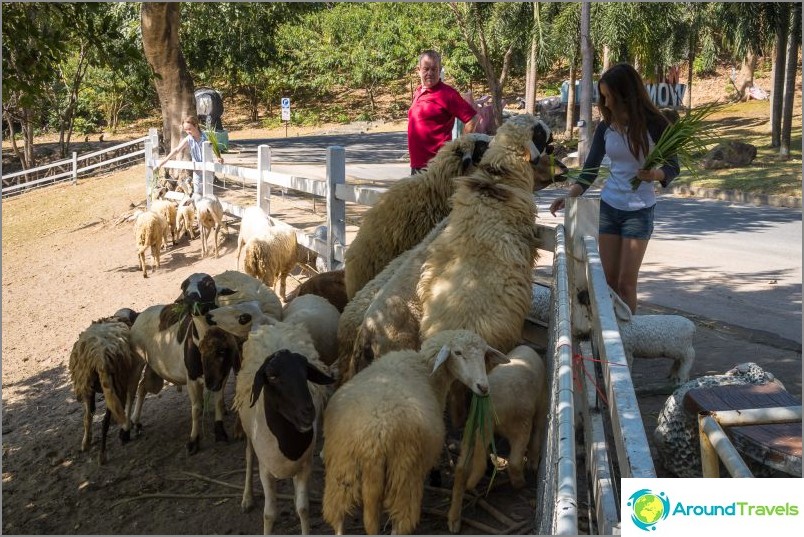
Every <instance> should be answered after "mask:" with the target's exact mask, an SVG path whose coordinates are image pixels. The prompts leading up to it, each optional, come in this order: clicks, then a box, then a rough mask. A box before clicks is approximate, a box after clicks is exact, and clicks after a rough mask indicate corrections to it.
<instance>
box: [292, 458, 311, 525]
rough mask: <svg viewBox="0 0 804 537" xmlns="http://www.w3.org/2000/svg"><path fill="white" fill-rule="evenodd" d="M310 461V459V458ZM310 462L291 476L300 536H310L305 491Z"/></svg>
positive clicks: (308, 501)
mask: <svg viewBox="0 0 804 537" xmlns="http://www.w3.org/2000/svg"><path fill="white" fill-rule="evenodd" d="M311 459H312V457H311ZM311 468H312V460H308V461H307V463H306V464H304V465H303V466H302V468H301V470H299V473H297V474H296V475H294V476H293V490H294V492H295V495H296V513H297V514H298V515H299V522H300V523H301V533H302V535H309V534H310V497H309V491H308V490H307V483H308V481H309V479H310V470H311Z"/></svg>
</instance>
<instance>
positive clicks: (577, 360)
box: [572, 353, 626, 406]
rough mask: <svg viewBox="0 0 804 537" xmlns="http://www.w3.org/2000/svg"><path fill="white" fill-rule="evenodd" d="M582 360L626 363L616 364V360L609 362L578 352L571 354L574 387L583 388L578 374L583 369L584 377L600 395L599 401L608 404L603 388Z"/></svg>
mask: <svg viewBox="0 0 804 537" xmlns="http://www.w3.org/2000/svg"><path fill="white" fill-rule="evenodd" d="M584 361H587V362H599V363H601V364H602V363H604V362H605V363H607V364H609V365H626V364H618V363H616V362H609V361H608V360H598V359H596V358H586V357H584V356H583V355H582V354H578V353H576V354H573V355H572V365H573V368H572V378H573V380H574V381H575V387H576V388H578V389H579V390H580V389H582V388H583V386H582V385H581V378H580V376H579V371H583V373H584V375H585V376H586V378H588V379H589V380H590V381H591V382H592V385H593V386H594V387H595V391H596V392H597V394H598V396H600V399H601V401H603V404H604V405H606V406H608V405H609V401H608V399H606V394H604V393H603V390H601V389H600V386H599V385H598V383H597V380H595V378H594V377H593V376H592V374H591V373H589V370H588V369H586V366H585V365H584Z"/></svg>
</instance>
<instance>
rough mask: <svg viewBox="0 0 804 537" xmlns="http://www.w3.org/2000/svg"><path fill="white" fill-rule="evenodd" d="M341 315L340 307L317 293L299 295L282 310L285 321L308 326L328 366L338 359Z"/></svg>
mask: <svg viewBox="0 0 804 537" xmlns="http://www.w3.org/2000/svg"><path fill="white" fill-rule="evenodd" d="M340 317H341V314H340V312H339V311H338V308H336V307H335V306H333V305H332V304H330V303H329V301H328V300H327V299H326V298H323V297H320V296H316V295H303V296H300V297H297V298H295V299H294V300H292V301H290V302H288V304H287V305H286V306H285V308H284V310H283V311H282V320H283V321H285V322H288V323H296V324H303V325H304V326H306V327H307V328H308V330H309V332H310V335H311V336H312V337H313V341H314V342H315V348H316V350H317V351H318V354H319V357H320V359H321V361H322V362H324V363H325V364H327V365H328V366H329V365H332V364H333V363H334V362H335V360H337V359H338V321H339V320H340Z"/></svg>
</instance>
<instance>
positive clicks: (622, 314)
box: [611, 291, 632, 321]
mask: <svg viewBox="0 0 804 537" xmlns="http://www.w3.org/2000/svg"><path fill="white" fill-rule="evenodd" d="M611 301H612V303H613V305H614V316H615V317H617V320H618V321H630V320H631V315H632V313H631V308H629V307H628V304H626V303H625V302H623V299H622V298H620V296H619V295H618V294H617V293H615V292H614V291H611Z"/></svg>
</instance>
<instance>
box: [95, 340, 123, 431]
mask: <svg viewBox="0 0 804 537" xmlns="http://www.w3.org/2000/svg"><path fill="white" fill-rule="evenodd" d="M122 358H123V357H121V356H118V355H116V354H113V351H111V350H107V351H106V353H105V354H104V356H103V364H99V365H100V367H98V368H97V371H98V377H99V378H100V385H101V389H102V390H103V398H104V400H105V401H106V408H108V409H109V411H110V412H111V413H112V417H113V418H114V420H115V421H116V422H117V423H118V424H119V425H125V424H126V411H125V406H124V404H123V402H122V401H120V396H119V394H124V393H125V380H126V379H123V378H117V377H118V376H119V375H115V376H112V375H111V374H110V371H113V370H115V367H114V364H115V363H120V365H122V364H123V359H122Z"/></svg>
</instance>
